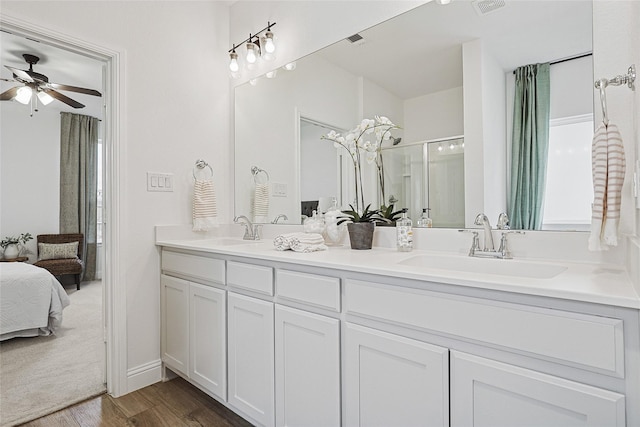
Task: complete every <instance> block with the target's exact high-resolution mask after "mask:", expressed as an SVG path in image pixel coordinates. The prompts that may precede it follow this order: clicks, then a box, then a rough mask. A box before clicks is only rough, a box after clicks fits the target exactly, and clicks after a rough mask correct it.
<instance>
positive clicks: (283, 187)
mask: <svg viewBox="0 0 640 427" xmlns="http://www.w3.org/2000/svg"><path fill="white" fill-rule="evenodd" d="M271 194H272V195H273V197H287V184H286V183H280V182H274V183H273V184H271Z"/></svg>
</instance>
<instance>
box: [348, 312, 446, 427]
mask: <svg viewBox="0 0 640 427" xmlns="http://www.w3.org/2000/svg"><path fill="white" fill-rule="evenodd" d="M344 343H345V349H344V354H345V358H344V363H345V364H344V370H343V378H344V394H345V425H347V426H448V425H449V386H448V384H449V369H448V350H447V349H446V348H442V347H436V346H434V345H430V344H426V343H423V342H420V341H415V340H412V339H409V338H404V337H400V336H397V335H393V334H388V333H385V332H381V331H378V330H375V329H370V328H365V327H362V326H358V325H353V324H350V323H346V324H345V340H344Z"/></svg>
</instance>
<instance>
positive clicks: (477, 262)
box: [398, 255, 567, 279]
mask: <svg viewBox="0 0 640 427" xmlns="http://www.w3.org/2000/svg"><path fill="white" fill-rule="evenodd" d="M398 264H400V265H408V266H412V267H422V268H428V269H439V270H451V271H458V272H466V273H476V274H497V275H500V276H513V277H526V278H532V279H551V278H553V277H556V276H557V275H558V274H560V273H562V272H563V271H565V270H566V269H567V267H564V266H562V265H555V264H543V263H535V262H528V261H516V260H512V259H490V258H473V257H464V256H442V255H416V256H413V257H411V258H407V259H405V260H403V261H400V262H398Z"/></svg>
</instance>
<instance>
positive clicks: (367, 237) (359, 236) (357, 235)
mask: <svg viewBox="0 0 640 427" xmlns="http://www.w3.org/2000/svg"><path fill="white" fill-rule="evenodd" d="M374 229H375V224H374V223H373V222H352V223H350V224H347V230H349V241H350V242H351V249H371V246H372V245H373V230H374Z"/></svg>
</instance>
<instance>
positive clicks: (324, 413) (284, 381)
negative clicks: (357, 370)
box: [275, 304, 340, 427]
mask: <svg viewBox="0 0 640 427" xmlns="http://www.w3.org/2000/svg"><path fill="white" fill-rule="evenodd" d="M275 321H276V323H275V345H276V348H275V352H276V353H275V354H276V366H275V368H276V370H275V373H276V425H277V426H318V427H324V426H339V425H340V321H339V320H338V319H332V318H330V317H327V316H322V315H318V314H314V313H308V312H306V311H302V310H297V309H293V308H290V307H285V306H282V305H280V304H276V318H275Z"/></svg>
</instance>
